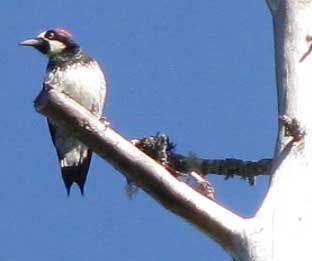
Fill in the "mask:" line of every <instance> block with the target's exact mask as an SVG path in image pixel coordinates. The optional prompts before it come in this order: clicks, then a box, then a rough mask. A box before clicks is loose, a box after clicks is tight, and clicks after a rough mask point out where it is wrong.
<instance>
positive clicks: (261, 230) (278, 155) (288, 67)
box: [238, 0, 312, 261]
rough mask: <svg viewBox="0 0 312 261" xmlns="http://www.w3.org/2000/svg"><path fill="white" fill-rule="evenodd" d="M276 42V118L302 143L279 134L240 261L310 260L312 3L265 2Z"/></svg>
mask: <svg viewBox="0 0 312 261" xmlns="http://www.w3.org/2000/svg"><path fill="white" fill-rule="evenodd" d="M267 2H268V5H269V7H270V10H271V13H272V16H273V24H274V40H275V61H276V80H277V92H278V113H279V115H280V116H282V115H285V116H287V117H288V118H289V119H290V121H292V120H294V122H296V124H297V126H296V127H295V128H297V130H299V132H300V133H301V134H300V136H301V137H300V138H298V137H296V134H294V135H292V134H290V135H287V129H286V128H285V124H284V123H283V121H281V120H280V121H279V132H278V138H277V145H276V150H275V157H274V160H273V169H272V178H271V183H270V187H269V189H268V192H267V195H266V198H265V200H264V201H263V204H262V206H261V207H260V209H259V210H258V212H257V214H256V215H255V217H254V218H252V219H250V220H249V221H248V222H247V225H246V227H245V229H246V230H245V235H246V242H245V245H246V249H244V250H246V251H244V252H245V253H244V252H243V253H241V255H239V258H238V260H248V261H260V260H266V261H271V260H272V261H273V260H274V261H280V260H283V261H288V260H292V261H293V260H312V251H311V250H310V247H311V235H312V191H311V184H312V135H311V134H312V54H311V55H309V54H310V53H309V50H310V43H309V41H307V40H310V39H309V36H311V35H312V1H310V0H271V1H270V0H268V1H267Z"/></svg>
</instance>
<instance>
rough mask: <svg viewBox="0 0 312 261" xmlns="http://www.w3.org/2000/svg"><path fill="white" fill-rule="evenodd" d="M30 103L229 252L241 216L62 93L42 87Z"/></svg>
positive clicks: (240, 227) (241, 226)
mask: <svg viewBox="0 0 312 261" xmlns="http://www.w3.org/2000/svg"><path fill="white" fill-rule="evenodd" d="M35 108H36V110H37V111H38V112H40V113H41V114H43V115H45V116H47V117H49V118H50V119H52V120H53V121H55V122H56V123H57V124H60V125H62V126H64V127H65V128H67V129H68V130H70V131H71V132H72V133H73V135H75V136H77V137H78V138H79V139H80V140H81V141H83V142H84V143H85V144H86V145H88V146H89V147H90V148H92V150H93V151H95V152H96V153H97V154H98V155H99V156H100V157H102V158H103V159H105V160H106V161H108V162H109V163H110V164H111V165H113V166H114V167H115V168H116V169H118V170H119V171H120V172H122V173H123V174H124V175H125V176H126V177H127V178H129V179H130V180H131V181H133V182H135V183H136V184H137V185H138V186H139V187H141V188H142V189H143V190H144V191H145V192H147V193H148V194H149V195H151V196H152V197H153V198H154V199H156V200H157V201H158V202H160V203H161V204H162V205H163V206H164V207H165V208H167V209H169V210H170V211H172V212H174V213H175V214H177V215H179V216H181V217H183V218H184V219H186V220H187V221H189V222H190V223H192V224H193V225H195V226H196V227H197V228H199V229H200V230H202V231H203V232H204V233H206V234H207V235H209V236H210V237H212V238H213V239H214V240H215V241H217V242H218V243H219V244H220V245H222V247H223V248H224V249H225V250H226V251H228V252H229V253H230V254H231V253H232V251H233V250H234V248H235V247H236V246H235V244H237V243H236V242H239V241H240V240H238V238H241V237H242V236H243V229H244V224H245V219H243V218H242V217H240V216H238V215H237V214H235V213H233V212H231V211H229V210H228V209H226V208H224V207H222V206H221V205H219V204H218V203H217V202H215V201H213V200H211V199H209V198H207V197H205V196H203V195H201V194H200V193H198V192H196V191H195V190H194V189H192V188H191V187H189V186H188V185H186V184H185V183H184V182H181V181H179V180H178V179H177V178H176V177H175V176H173V175H172V174H171V173H170V172H168V171H167V170H166V169H165V168H164V167H163V166H162V165H161V164H159V163H157V162H156V161H155V160H153V159H152V158H150V157H149V156H147V155H146V154H145V153H143V152H142V151H141V150H139V149H138V148H137V147H135V146H134V145H133V144H132V143H131V142H129V141H128V140H126V139H124V138H123V137H122V136H120V135H119V134H118V133H117V132H116V131H114V130H113V129H111V128H110V127H108V126H107V124H105V123H103V122H102V121H100V120H98V119H97V118H96V117H95V116H94V115H93V114H91V113H90V112H89V111H87V110H85V109H84V108H83V107H81V106H80V105H79V104H77V103H76V102H75V101H73V100H72V99H70V98H69V97H67V96H66V95H65V94H63V93H60V92H57V91H55V90H53V89H50V90H48V91H44V90H43V91H42V92H41V93H40V94H39V96H38V97H37V98H36V100H35Z"/></svg>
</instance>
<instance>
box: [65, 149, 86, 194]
mask: <svg viewBox="0 0 312 261" xmlns="http://www.w3.org/2000/svg"><path fill="white" fill-rule="evenodd" d="M91 156H92V151H91V150H88V155H87V157H86V158H85V159H84V160H83V161H82V163H81V164H79V165H75V166H66V167H62V168H61V170H62V178H63V181H64V184H65V187H66V191H67V195H68V196H69V195H70V189H71V186H72V184H73V183H76V184H77V185H78V186H79V189H80V192H81V195H82V196H83V195H84V184H85V182H86V179H87V174H88V170H89V166H90V162H91Z"/></svg>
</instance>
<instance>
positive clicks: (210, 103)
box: [0, 0, 277, 261]
mask: <svg viewBox="0 0 312 261" xmlns="http://www.w3.org/2000/svg"><path fill="white" fill-rule="evenodd" d="M0 17H1V19H2V23H1V24H2V30H1V32H2V37H1V39H2V41H1V48H0V68H1V72H2V73H1V75H2V84H1V86H2V88H1V92H0V93H1V104H0V107H1V111H2V117H1V118H2V122H1V125H0V133H1V139H0V142H1V147H2V157H1V162H2V170H1V189H0V203H1V206H2V211H1V215H0V243H1V250H0V260H5V261H6V260H9V261H11V260H14V261H15V260H47V261H50V260H75V261H84V260H93V261H97V260H127V261H128V260H129V261H143V260H144V261H146V260H148V261H159V260H168V261H169V260H170V261H172V260H180V261H183V260H198V261H204V260H215V261H219V260H220V261H221V260H229V258H228V256H227V255H226V254H225V253H224V252H223V251H222V250H221V249H220V248H219V247H218V246H217V245H216V244H215V243H214V242H213V241H211V240H210V239H208V238H206V236H204V235H202V234H201V233H200V232H199V231H197V230H196V229H195V228H193V227H192V226H191V225H190V224H188V223H187V222H185V221H184V220H181V219H180V218H178V217H176V216H174V215H173V214H171V213H170V212H168V211H167V210H165V209H164V208H162V207H161V206H160V205H159V204H158V203H156V202H154V201H153V200H152V199H151V198H150V197H149V196H148V195H146V194H145V193H144V192H142V191H141V192H139V193H138V194H137V195H136V197H135V198H134V199H132V200H129V199H128V198H127V196H126V193H125V191H124V186H125V179H124V178H123V176H121V175H120V174H119V173H118V172H116V171H115V170H114V169H113V168H112V167H110V166H109V165H108V164H107V163H106V162H105V161H103V160H101V159H99V158H98V157H97V156H95V157H94V158H93V161H92V165H91V168H90V172H89V177H88V180H87V184H86V191H85V192H86V193H85V194H86V196H85V197H81V196H80V193H79V190H78V188H77V187H73V189H72V193H71V196H70V197H69V198H67V196H66V192H65V189H64V185H63V182H62V180H61V176H60V171H59V166H58V164H57V158H56V154H55V151H54V148H53V146H52V143H51V140H50V137H49V133H48V129H47V126H46V121H45V119H44V118H43V117H42V116H41V115H39V114H37V113H36V112H35V111H34V109H33V105H32V101H33V99H34V98H35V96H36V95H37V94H38V92H39V90H40V88H41V81H42V78H43V74H44V70H45V66H46V62H47V60H46V58H45V57H43V56H41V55H40V54H39V53H38V52H36V51H35V50H31V49H26V48H21V47H19V46H17V43H18V42H19V41H21V40H23V39H26V38H29V37H32V36H35V35H37V34H38V33H40V32H41V31H44V30H46V29H49V28H54V27H65V28H67V29H69V30H70V31H72V32H73V34H74V36H75V39H76V40H77V41H78V42H79V43H80V44H81V46H82V47H83V49H84V50H85V51H86V52H87V53H89V54H90V55H91V56H94V57H96V58H97V60H99V61H100V63H101V64H102V65H103V67H104V68H105V71H106V74H107V77H108V79H109V96H108V101H107V104H106V109H105V115H106V117H107V118H108V119H109V120H110V121H111V125H112V127H113V128H115V129H117V130H118V131H119V132H120V133H121V134H122V135H123V136H125V137H127V138H136V137H142V136H147V135H153V134H155V133H156V132H159V131H160V132H164V133H166V134H168V135H169V136H170V137H171V139H172V141H174V142H175V143H176V144H177V151H178V152H179V153H184V154H187V153H189V152H193V153H195V154H196V155H198V156H201V157H204V158H211V159H214V158H220V159H223V158H226V157H235V158H241V159H248V160H257V159H260V158H267V157H271V156H272V152H273V149H274V143H275V137H276V128H277V123H276V114H277V106H276V93H275V80H274V59H273V57H274V55H273V39H272V25H271V17H270V14H269V11H268V10H267V7H266V5H265V1H264V0H263V1H249V3H246V1H243V0H237V1H228V2H227V3H226V4H224V1H206V0H198V1H190V0H188V1H187V0H179V1H178V0H171V1H169V0H158V1H146V0H145V1H143V0H134V1H121V0H115V1H107V0H103V1H88V2H87V3H86V1H60V0H54V1H38V0H33V1H30V2H29V1H28V2H27V1H24V2H22V1H17V0H12V1H3V2H2V3H1V8H0ZM209 180H210V181H211V182H212V183H213V185H214V186H215V189H216V197H217V199H218V200H220V201H222V202H223V203H224V205H225V206H227V207H229V208H231V209H233V210H235V211H238V212H239V213H241V214H242V215H246V216H251V215H252V214H253V213H254V212H255V210H256V209H257V207H258V206H259V203H260V202H261V199H262V198H263V196H264V193H265V191H266V185H267V178H258V179H257V184H256V186H255V187H250V186H249V185H248V184H247V183H246V182H244V181H242V180H240V179H238V178H235V179H233V180H229V181H224V179H223V177H213V176H209Z"/></svg>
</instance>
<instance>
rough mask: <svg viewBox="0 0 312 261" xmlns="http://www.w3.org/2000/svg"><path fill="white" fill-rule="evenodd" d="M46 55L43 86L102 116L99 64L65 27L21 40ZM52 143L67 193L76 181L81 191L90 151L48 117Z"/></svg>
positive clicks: (102, 84) (102, 86)
mask: <svg viewBox="0 0 312 261" xmlns="http://www.w3.org/2000/svg"><path fill="white" fill-rule="evenodd" d="M20 44H21V45H23V46H32V47H34V48H36V49H37V50H38V51H40V52H41V53H43V54H44V55H46V56H48V58H49V62H48V65H47V69H46V75H45V77H44V82H43V88H54V89H56V90H58V91H61V92H63V93H66V94H67V95H68V96H69V97H71V98H72V99H73V100H75V101H76V102H78V103H79V104H80V105H82V106H83V107H85V108H86V109H87V110H89V111H90V112H92V113H93V114H94V115H96V116H97V117H98V118H100V117H101V114H102V109H103V106H104V102H105V97H106V80H105V76H104V73H103V71H102V70H101V67H100V66H99V64H98V63H97V62H96V61H95V60H94V59H93V58H91V57H89V56H88V55H86V54H85V53H84V52H83V51H82V50H81V48H80V46H79V45H78V44H77V43H76V42H75V41H74V40H73V37H72V34H71V33H70V32H68V31H67V30H65V29H62V28H56V29H52V30H48V31H45V32H43V33H40V34H39V35H38V36H37V37H35V38H33V39H29V40H26V41H23V42H21V43H20ZM48 125H49V130H50V134H51V137H52V141H53V144H54V146H55V148H56V152H57V155H58V158H59V163H60V166H61V171H62V177H63V180H64V183H65V186H66V190H67V194H68V195H69V194H70V188H71V186H72V184H73V183H74V182H75V183H77V184H78V186H79V188H80V191H81V194H82V195H83V194H84V184H85V181H86V178H87V174H88V170H89V165H90V161H91V156H92V151H91V150H90V149H89V148H88V147H87V146H86V145H84V144H83V143H82V142H81V141H79V140H78V139H76V138H75V137H73V136H72V135H71V133H69V132H68V131H67V130H66V129H64V128H62V127H61V126H58V125H57V124H56V123H54V122H53V121H52V120H50V119H48Z"/></svg>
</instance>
